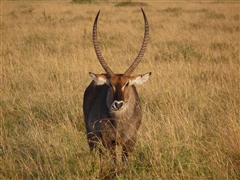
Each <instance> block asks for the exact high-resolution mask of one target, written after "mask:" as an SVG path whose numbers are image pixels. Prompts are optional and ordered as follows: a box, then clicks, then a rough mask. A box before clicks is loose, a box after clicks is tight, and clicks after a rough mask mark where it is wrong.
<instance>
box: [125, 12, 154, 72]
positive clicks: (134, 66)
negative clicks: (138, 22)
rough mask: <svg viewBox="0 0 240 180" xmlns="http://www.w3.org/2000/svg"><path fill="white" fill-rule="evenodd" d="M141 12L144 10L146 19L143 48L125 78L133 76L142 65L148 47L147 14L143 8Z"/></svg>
mask: <svg viewBox="0 0 240 180" xmlns="http://www.w3.org/2000/svg"><path fill="white" fill-rule="evenodd" d="M141 10H142V14H143V17H144V22H145V32H144V38H143V43H142V47H141V49H140V51H139V53H138V55H137V57H136V59H135V60H134V62H133V63H132V65H131V66H130V67H129V68H128V70H127V71H126V72H125V73H124V75H125V76H130V75H131V74H132V72H133V71H134V69H135V68H136V67H137V65H138V64H139V63H140V61H141V59H142V57H143V55H144V53H145V51H146V47H147V43H148V37H149V27H148V20H147V17H146V15H145V12H144V11H143V9H142V8H141Z"/></svg>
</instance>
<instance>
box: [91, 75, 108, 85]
mask: <svg viewBox="0 0 240 180" xmlns="http://www.w3.org/2000/svg"><path fill="white" fill-rule="evenodd" d="M89 74H90V76H91V77H92V79H93V81H95V82H96V83H97V85H103V84H108V81H109V80H108V78H107V75H105V74H94V73H91V72H89Z"/></svg>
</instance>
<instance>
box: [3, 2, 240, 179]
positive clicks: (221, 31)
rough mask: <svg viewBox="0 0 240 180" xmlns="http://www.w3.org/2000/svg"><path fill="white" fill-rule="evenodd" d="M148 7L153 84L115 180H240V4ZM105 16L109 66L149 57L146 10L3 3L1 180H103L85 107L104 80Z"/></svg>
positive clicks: (143, 94) (119, 67)
mask: <svg viewBox="0 0 240 180" xmlns="http://www.w3.org/2000/svg"><path fill="white" fill-rule="evenodd" d="M147 4H148V6H145V7H144V10H145V12H146V14H147V17H148V20H149V24H150V40H149V44H148V48H147V51H146V53H145V56H144V59H143V61H142V62H141V63H140V64H139V66H138V68H137V69H136V70H135V72H134V74H138V73H145V72H149V71H151V72H153V74H152V76H151V79H150V81H148V82H147V83H146V84H145V85H143V86H139V87H138V91H139V94H140V98H141V101H142V107H143V122H142V126H141V128H140V131H139V136H138V141H137V145H136V148H135V151H134V152H133V154H132V155H131V157H130V159H129V162H128V165H127V168H126V171H125V172H123V173H121V174H120V175H119V176H117V177H116V178H115V179H216V180H218V179H238V178H239V176H240V122H239V119H240V118H239V107H240V102H239V100H240V97H239V77H240V73H239V65H240V62H239V42H240V38H239V33H240V32H239V4H238V3H223V4H221V3H216V4H208V3H201V4H199V3H177V4H173V3H154V2H149V3H147ZM99 9H101V14H100V17H99V26H98V27H99V29H98V30H99V41H100V47H101V50H102V53H103V56H104V57H105V59H106V61H107V62H108V64H109V66H110V67H111V68H112V69H113V71H114V72H116V73H121V72H123V71H125V70H126V69H127V68H128V66H129V65H130V63H131V62H132V61H133V60H134V58H135V57H136V55H137V53H138V50H139V48H140V46H141V42H142V38H143V18H142V15H141V10H140V7H137V6H135V7H115V4H114V3H111V4H104V3H100V4H97V5H96V4H74V3H56V2H52V3H51V2H49V3H43V2H42V3H37V2H35V3H30V2H3V3H2V21H1V27H0V28H1V31H2V61H1V63H2V77H1V78H2V79H1V82H2V87H1V102H0V104H1V131H0V133H1V139H0V160H1V161H0V162H1V166H0V178H1V179H96V178H97V177H98V173H99V170H100V167H99V166H100V162H99V159H98V154H97V153H90V152H89V149H88V146H87V142H86V138H85V128H84V123H83V112H82V98H83V92H84V90H85V88H86V87H87V85H88V84H89V83H90V81H91V78H90V77H89V75H88V72H89V71H91V72H95V73H101V72H103V69H102V67H101V66H100V64H99V62H98V60H97V58H96V55H95V53H94V49H93V45H92V42H91V41H92V38H91V36H92V23H93V20H94V18H95V15H96V13H97V12H98V10H99ZM119 166H121V164H120V165H119ZM119 168H121V167H119Z"/></svg>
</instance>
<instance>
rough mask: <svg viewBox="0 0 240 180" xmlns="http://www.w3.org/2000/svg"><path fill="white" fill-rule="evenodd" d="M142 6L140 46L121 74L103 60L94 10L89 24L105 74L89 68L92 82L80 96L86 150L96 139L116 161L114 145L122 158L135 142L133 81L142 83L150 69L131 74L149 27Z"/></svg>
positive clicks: (137, 119) (137, 107) (137, 117)
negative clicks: (92, 21)
mask: <svg viewBox="0 0 240 180" xmlns="http://www.w3.org/2000/svg"><path fill="white" fill-rule="evenodd" d="M141 10H142V14H143V18H144V22H145V33H144V38H143V42H142V46H141V49H140V51H139V53H138V55H137V57H136V59H135V60H134V62H133V63H132V65H131V66H130V67H129V68H128V69H127V70H126V72H125V73H124V74H115V73H114V72H113V71H112V70H111V69H110V68H109V66H108V65H107V63H106V61H105V60H104V58H103V56H102V54H101V51H100V48H99V44H98V40H97V22H98V16H99V14H100V10H99V11H98V13H97V15H96V18H95V21H94V24H93V37H92V38H93V45H94V49H95V53H96V55H97V58H98V60H99V62H100V64H101V65H102V67H103V69H104V70H105V72H106V73H105V74H94V73H92V72H89V74H90V76H91V77H92V82H91V83H90V85H89V86H88V87H87V88H86V90H85V93H84V99H83V111H84V122H85V126H86V134H87V140H88V145H89V148H90V150H91V151H92V150H93V149H95V148H96V147H98V144H99V142H100V143H101V144H102V145H103V146H104V147H105V148H106V149H107V150H109V152H110V153H111V157H112V158H111V159H113V160H114V162H115V163H116V160H117V157H116V146H117V145H120V146H122V161H123V162H125V161H126V159H127V157H128V156H129V153H131V152H132V151H133V148H134V146H135V143H136V138H137V131H138V129H139V126H140V124H141V120H142V109H141V104H140V99H139V96H138V92H137V90H136V87H135V84H137V85H138V84H139V85H141V84H143V83H145V82H146V81H147V80H148V79H149V77H150V75H151V72H148V73H146V74H140V75H135V76H131V74H132V72H133V71H134V69H135V68H136V67H137V65H138V64H139V63H140V61H141V59H142V57H143V55H144V53H145V50H146V46H147V43H148V37H149V27H148V21H147V17H146V15H145V13H144V11H143V9H141Z"/></svg>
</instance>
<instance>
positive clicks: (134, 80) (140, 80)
mask: <svg viewBox="0 0 240 180" xmlns="http://www.w3.org/2000/svg"><path fill="white" fill-rule="evenodd" d="M151 74H152V73H151V72H149V73H146V74H140V75H137V76H132V77H130V79H129V83H130V85H132V84H138V85H142V84H144V83H145V82H147V81H148V79H149V77H150V76H151Z"/></svg>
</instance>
